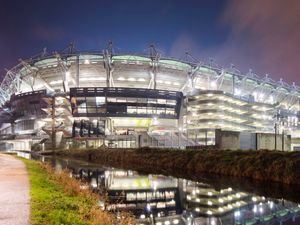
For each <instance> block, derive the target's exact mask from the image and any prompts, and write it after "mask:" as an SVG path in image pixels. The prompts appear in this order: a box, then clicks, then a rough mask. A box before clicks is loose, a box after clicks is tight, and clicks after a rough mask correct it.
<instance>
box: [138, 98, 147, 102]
mask: <svg viewBox="0 0 300 225" xmlns="http://www.w3.org/2000/svg"><path fill="white" fill-rule="evenodd" d="M138 102H139V103H147V99H146V98H139V99H138Z"/></svg>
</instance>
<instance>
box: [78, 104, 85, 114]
mask: <svg viewBox="0 0 300 225" xmlns="http://www.w3.org/2000/svg"><path fill="white" fill-rule="evenodd" d="M78 113H86V104H85V103H84V107H80V108H78Z"/></svg>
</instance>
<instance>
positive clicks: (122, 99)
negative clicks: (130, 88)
mask: <svg viewBox="0 0 300 225" xmlns="http://www.w3.org/2000/svg"><path fill="white" fill-rule="evenodd" d="M117 102H126V98H117Z"/></svg>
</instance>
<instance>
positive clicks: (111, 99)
mask: <svg viewBox="0 0 300 225" xmlns="http://www.w3.org/2000/svg"><path fill="white" fill-rule="evenodd" d="M107 102H117V99H116V98H112V97H109V98H107Z"/></svg>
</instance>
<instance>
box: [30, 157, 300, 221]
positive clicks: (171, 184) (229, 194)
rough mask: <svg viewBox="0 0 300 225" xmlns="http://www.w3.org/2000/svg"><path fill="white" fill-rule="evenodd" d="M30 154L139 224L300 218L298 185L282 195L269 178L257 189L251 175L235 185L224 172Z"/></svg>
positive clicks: (292, 219) (114, 211) (113, 210)
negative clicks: (193, 175)
mask: <svg viewBox="0 0 300 225" xmlns="http://www.w3.org/2000/svg"><path fill="white" fill-rule="evenodd" d="M32 158H35V159H38V160H40V161H43V162H47V163H50V164H51V165H52V166H53V167H54V168H55V169H56V170H63V169H67V170H68V171H69V172H70V176H72V177H74V178H76V179H82V180H83V181H85V182H86V183H87V184H88V185H89V186H90V187H91V188H92V189H93V191H95V192H96V193H99V194H101V195H103V194H105V193H107V203H106V204H104V203H101V202H100V203H99V204H100V205H101V206H102V207H105V209H106V210H108V211H111V212H113V213H116V214H118V213H119V212H121V211H129V212H131V213H132V214H133V215H134V216H135V217H136V218H137V220H138V222H139V224H144V225H148V224H149V225H150V224H156V225H172V224H182V225H219V224H220V225H221V224H223V225H230V224H245V225H251V224H253V225H254V224H285V225H288V224H295V225H296V224H300V204H299V199H298V197H297V196H298V193H296V190H297V189H291V191H290V192H293V193H287V194H282V196H281V194H280V193H281V192H280V191H278V187H276V185H272V184H270V185H267V186H269V187H268V188H267V189H260V188H259V187H258V186H257V185H254V184H253V185H252V183H251V182H249V181H247V182H246V181H245V184H244V185H234V184H233V182H234V183H235V184H236V183H237V182H236V181H235V180H234V181H231V182H227V181H226V180H227V178H226V177H225V178H224V177H222V178H221V177H220V178H217V177H215V178H211V179H209V178H207V177H206V178H204V179H198V180H195V179H192V180H191V179H186V178H181V177H174V176H167V175H160V174H147V173H142V172H137V171H133V170H124V169H119V168H112V167H108V166H104V165H99V164H92V163H89V162H84V161H78V160H73V159H72V160H71V159H65V158H64V159H63V158H55V157H52V156H34V157H33V156H32ZM228 179H230V178H228ZM212 180H215V182H212ZM240 182H241V183H243V181H240ZM229 184H233V185H229ZM239 187H240V188H239ZM245 187H248V188H245ZM255 187H257V190H256V188H255ZM272 187H274V188H273V189H272ZM245 190H246V191H245ZM261 190H263V191H261ZM284 192H286V190H283V192H282V193H284ZM262 193H263V195H262ZM274 193H276V194H274Z"/></svg>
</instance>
